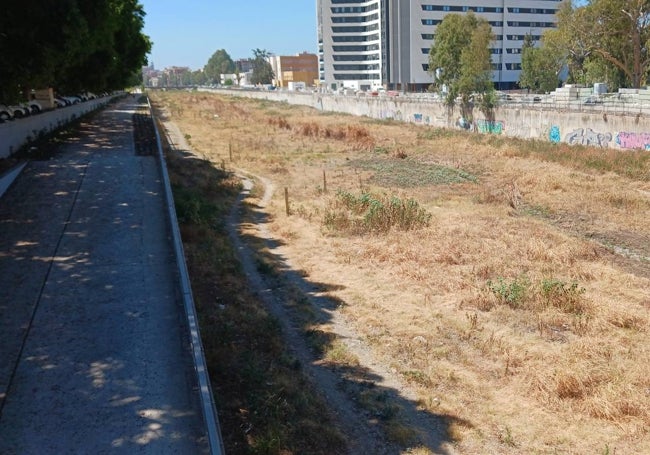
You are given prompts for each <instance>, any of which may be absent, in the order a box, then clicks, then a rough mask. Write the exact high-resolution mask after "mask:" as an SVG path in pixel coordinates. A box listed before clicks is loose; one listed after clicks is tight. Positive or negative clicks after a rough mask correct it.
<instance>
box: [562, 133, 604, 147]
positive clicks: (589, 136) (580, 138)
mask: <svg viewBox="0 0 650 455" xmlns="http://www.w3.org/2000/svg"><path fill="white" fill-rule="evenodd" d="M564 140H565V142H567V143H569V144H570V145H578V144H579V145H593V146H600V147H608V146H609V143H610V141H611V140H612V133H596V132H595V131H594V130H592V129H591V128H578V129H575V130H573V131H571V132H570V133H569V134H567V135H566V136H565V138H564Z"/></svg>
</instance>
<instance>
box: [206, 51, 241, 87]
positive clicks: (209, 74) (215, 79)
mask: <svg viewBox="0 0 650 455" xmlns="http://www.w3.org/2000/svg"><path fill="white" fill-rule="evenodd" d="M203 72H204V73H205V77H206V79H207V80H208V81H210V82H212V83H219V82H220V81H221V75H222V74H232V73H234V72H235V62H233V61H232V58H230V55H229V54H228V52H226V50H225V49H219V50H218V51H216V52H215V53H214V54H212V57H210V59H209V60H208V63H207V64H206V65H205V67H203Z"/></svg>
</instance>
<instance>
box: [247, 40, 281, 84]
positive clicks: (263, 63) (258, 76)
mask: <svg viewBox="0 0 650 455" xmlns="http://www.w3.org/2000/svg"><path fill="white" fill-rule="evenodd" d="M270 56H271V54H270V53H269V52H268V51H266V50H265V49H253V57H254V59H253V74H252V76H251V83H253V84H256V85H257V84H270V83H271V82H273V78H274V77H275V75H274V74H273V68H271V64H270V63H269V62H268V60H267V59H268V58H269V57H270Z"/></svg>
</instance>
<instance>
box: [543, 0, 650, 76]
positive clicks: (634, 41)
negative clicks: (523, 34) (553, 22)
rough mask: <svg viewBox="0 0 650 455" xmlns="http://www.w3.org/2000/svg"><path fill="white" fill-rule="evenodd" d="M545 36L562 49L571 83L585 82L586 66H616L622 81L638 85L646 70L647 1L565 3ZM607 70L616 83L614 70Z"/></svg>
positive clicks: (649, 57) (649, 53)
mask: <svg viewBox="0 0 650 455" xmlns="http://www.w3.org/2000/svg"><path fill="white" fill-rule="evenodd" d="M544 36H545V38H547V39H548V41H549V42H553V43H554V44H555V45H556V46H557V47H558V48H561V49H563V50H564V52H565V56H566V58H567V64H568V66H569V77H570V79H569V80H570V81H571V82H578V83H588V80H587V79H588V76H589V75H588V74H587V72H586V71H587V69H588V68H591V71H592V73H593V69H594V68H601V69H604V68H607V65H604V64H603V63H601V62H599V59H600V60H603V61H604V62H607V63H608V64H609V65H611V66H612V67H613V68H617V69H618V70H619V71H620V72H621V73H622V74H623V75H624V78H625V82H624V83H625V84H626V85H628V86H631V87H635V88H638V87H640V86H642V85H644V84H645V83H646V82H647V77H648V72H649V70H650V46H648V44H649V43H650V2H648V1H647V0H590V1H588V2H587V3H586V4H584V5H583V6H580V7H573V6H572V5H571V3H570V2H568V1H567V2H566V3H564V4H563V6H562V7H561V8H560V11H559V12H558V27H557V29H556V30H553V31H549V32H546V33H545V34H544ZM609 73H610V74H611V76H612V81H613V82H616V81H617V80H618V77H616V72H612V71H611V69H610V71H609Z"/></svg>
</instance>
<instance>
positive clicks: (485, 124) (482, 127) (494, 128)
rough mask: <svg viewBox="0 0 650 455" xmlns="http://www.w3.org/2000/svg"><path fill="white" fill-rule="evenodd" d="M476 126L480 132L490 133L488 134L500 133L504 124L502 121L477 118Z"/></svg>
mask: <svg viewBox="0 0 650 455" xmlns="http://www.w3.org/2000/svg"><path fill="white" fill-rule="evenodd" d="M476 127H477V128H478V130H479V132H480V133H490V134H501V133H503V130H504V129H505V125H504V123H503V122H502V121H498V120H496V121H490V120H483V119H479V120H477V121H476Z"/></svg>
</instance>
